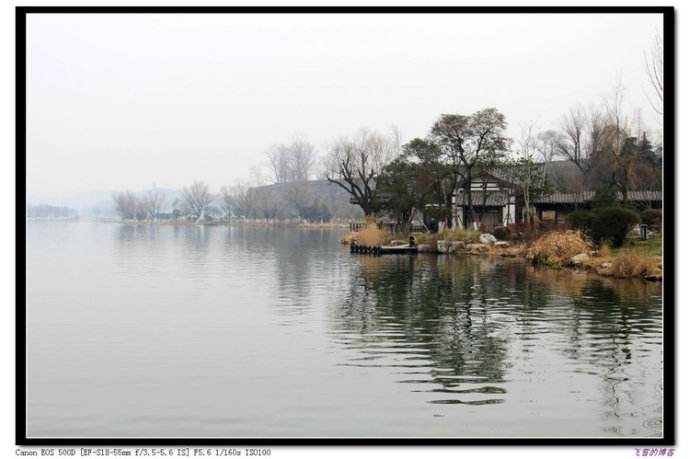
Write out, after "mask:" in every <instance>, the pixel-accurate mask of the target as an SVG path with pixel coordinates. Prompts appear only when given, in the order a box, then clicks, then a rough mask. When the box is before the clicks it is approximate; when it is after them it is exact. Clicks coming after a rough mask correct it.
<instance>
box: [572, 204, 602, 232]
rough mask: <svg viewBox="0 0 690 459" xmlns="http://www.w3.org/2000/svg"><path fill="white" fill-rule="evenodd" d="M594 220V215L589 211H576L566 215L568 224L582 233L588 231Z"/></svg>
mask: <svg viewBox="0 0 690 459" xmlns="http://www.w3.org/2000/svg"><path fill="white" fill-rule="evenodd" d="M595 219H596V214H595V213H594V212H592V211H591V210H586V209H578V210H576V211H575V212H572V213H571V214H570V215H568V224H570V226H571V227H573V228H577V229H579V230H582V231H587V232H588V231H590V230H591V229H592V226H593V224H594V220H595Z"/></svg>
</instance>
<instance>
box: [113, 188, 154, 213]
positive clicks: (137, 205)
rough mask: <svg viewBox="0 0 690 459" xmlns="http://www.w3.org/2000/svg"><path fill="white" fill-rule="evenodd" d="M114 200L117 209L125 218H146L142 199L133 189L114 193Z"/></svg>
mask: <svg viewBox="0 0 690 459" xmlns="http://www.w3.org/2000/svg"><path fill="white" fill-rule="evenodd" d="M113 200H114V201H115V211H116V212H117V213H118V215H119V216H120V218H122V219H123V220H134V219H136V220H143V219H144V218H146V211H145V210H144V206H143V204H142V200H141V199H139V198H138V197H137V195H135V194H134V193H132V192H131V191H129V190H127V191H125V192H122V193H114V194H113Z"/></svg>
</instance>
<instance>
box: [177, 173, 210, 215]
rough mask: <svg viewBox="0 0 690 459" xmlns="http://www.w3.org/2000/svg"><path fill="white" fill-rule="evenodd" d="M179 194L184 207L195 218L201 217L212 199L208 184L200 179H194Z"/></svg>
mask: <svg viewBox="0 0 690 459" xmlns="http://www.w3.org/2000/svg"><path fill="white" fill-rule="evenodd" d="M181 195H182V196H181V197H182V202H183V203H184V205H185V207H186V208H187V209H188V210H189V212H190V213H191V214H192V215H193V216H194V217H196V218H199V217H201V216H202V215H203V213H204V211H205V210H206V209H207V208H208V206H209V205H210V204H211V201H213V196H212V195H211V192H210V191H209V188H208V185H207V184H206V183H204V182H201V181H195V182H194V183H192V184H191V186H188V187H185V188H183V189H182V193H181Z"/></svg>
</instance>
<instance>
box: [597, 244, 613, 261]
mask: <svg viewBox="0 0 690 459" xmlns="http://www.w3.org/2000/svg"><path fill="white" fill-rule="evenodd" d="M599 256H600V257H603V258H611V247H609V245H608V244H607V243H606V242H604V243H603V244H601V247H599Z"/></svg>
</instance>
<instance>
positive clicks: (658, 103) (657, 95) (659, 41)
mask: <svg viewBox="0 0 690 459" xmlns="http://www.w3.org/2000/svg"><path fill="white" fill-rule="evenodd" d="M645 64H646V67H647V77H648V78H649V83H650V86H651V87H652V93H653V94H652V95H651V96H650V97H649V103H650V105H651V106H652V109H653V110H654V111H655V112H656V113H657V115H659V116H663V114H664V40H663V37H662V36H661V34H660V33H659V32H657V33H655V34H654V42H653V43H652V46H651V48H650V50H649V54H647V53H645Z"/></svg>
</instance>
